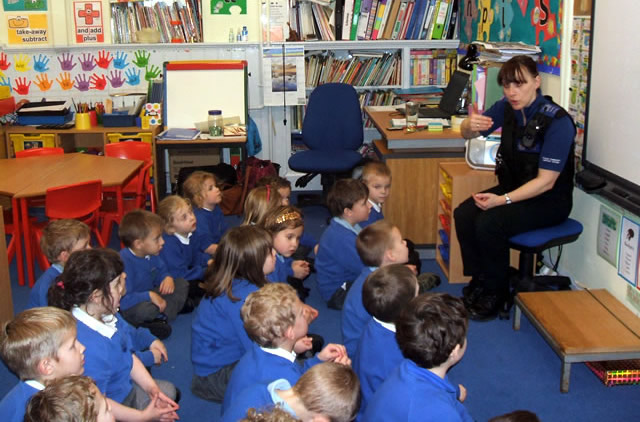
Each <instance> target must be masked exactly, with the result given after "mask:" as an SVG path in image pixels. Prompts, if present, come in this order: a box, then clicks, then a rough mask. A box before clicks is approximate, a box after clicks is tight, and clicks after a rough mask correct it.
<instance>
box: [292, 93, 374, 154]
mask: <svg viewBox="0 0 640 422" xmlns="http://www.w3.org/2000/svg"><path fill="white" fill-rule="evenodd" d="M363 139H364V136H363V132H362V110H360V101H358V94H357V92H356V90H355V89H353V87H352V86H351V85H349V84H340V83H329V84H323V85H320V86H318V87H316V88H315V89H314V90H313V91H312V92H311V95H309V102H308V104H307V111H306V114H305V117H304V121H303V123H302V142H303V143H304V144H305V145H306V146H307V147H309V148H310V149H312V150H325V151H327V150H334V151H335V150H352V151H355V150H357V149H358V148H359V147H360V146H361V145H362V142H363Z"/></svg>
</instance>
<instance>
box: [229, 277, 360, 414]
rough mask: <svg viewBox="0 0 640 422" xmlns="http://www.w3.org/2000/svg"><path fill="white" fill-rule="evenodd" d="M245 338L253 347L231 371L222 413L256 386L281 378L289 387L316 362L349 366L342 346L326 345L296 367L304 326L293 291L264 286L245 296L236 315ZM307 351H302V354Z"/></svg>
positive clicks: (301, 308) (302, 312)
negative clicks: (297, 352)
mask: <svg viewBox="0 0 640 422" xmlns="http://www.w3.org/2000/svg"><path fill="white" fill-rule="evenodd" d="M240 314H241V316H242V321H243V322H244V328H245V330H246V331H247V335H248V336H249V338H251V340H253V342H254V343H255V344H254V345H253V347H252V348H251V349H250V350H249V351H247V353H245V355H244V356H243V357H242V358H241V359H240V361H238V364H237V365H236V366H235V368H234V369H233V373H232V374H231V379H230V380H229V384H228V386H227V391H226V393H225V396H224V402H223V404H222V412H223V413H224V412H225V411H226V410H227V409H228V408H229V407H230V405H231V403H233V402H234V400H235V397H236V396H237V395H238V394H239V393H240V392H241V391H242V390H244V389H245V388H247V387H249V386H250V385H253V384H256V383H270V382H272V381H274V380H276V379H279V378H285V379H286V380H287V381H289V382H290V383H291V384H294V383H296V382H297V381H298V378H300V376H301V375H302V374H303V373H304V371H305V370H306V369H308V368H310V367H311V366H313V365H315V364H317V363H319V362H320V361H327V360H331V361H334V362H337V363H342V364H345V365H351V360H350V359H349V357H348V356H347V353H346V351H345V349H344V347H343V346H341V345H337V344H328V345H327V346H325V348H324V349H322V350H321V351H320V352H319V353H318V354H317V355H316V356H315V357H313V358H311V359H307V360H306V361H305V363H304V367H302V366H300V365H299V364H297V363H296V361H295V358H296V353H295V352H294V346H296V343H298V342H300V344H302V343H308V342H305V340H306V337H307V329H308V322H307V317H306V315H305V306H304V304H303V303H302V302H301V301H300V299H299V298H298V295H297V293H296V291H295V290H294V289H293V287H291V286H289V285H288V284H285V283H268V284H266V285H265V286H262V287H261V288H260V289H259V290H257V291H255V292H253V293H251V294H249V296H247V299H246V301H245V303H244V304H243V305H242V309H241V311H240ZM307 348H308V347H304V349H305V350H306V349H307Z"/></svg>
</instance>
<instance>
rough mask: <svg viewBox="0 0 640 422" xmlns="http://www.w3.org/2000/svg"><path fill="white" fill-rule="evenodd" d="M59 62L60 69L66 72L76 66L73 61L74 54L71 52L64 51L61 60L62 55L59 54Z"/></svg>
mask: <svg viewBox="0 0 640 422" xmlns="http://www.w3.org/2000/svg"><path fill="white" fill-rule="evenodd" d="M58 62H59V63H60V69H62V70H64V71H66V72H68V71H70V70H72V69H73V68H74V67H76V63H74V62H73V54H71V53H62V60H60V56H58Z"/></svg>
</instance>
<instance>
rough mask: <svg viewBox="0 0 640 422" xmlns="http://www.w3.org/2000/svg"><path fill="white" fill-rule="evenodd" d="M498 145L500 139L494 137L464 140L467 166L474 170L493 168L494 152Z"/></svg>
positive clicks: (495, 152) (494, 162) (494, 166)
mask: <svg viewBox="0 0 640 422" xmlns="http://www.w3.org/2000/svg"><path fill="white" fill-rule="evenodd" d="M499 146H500V139H499V138H495V137H488V138H485V137H483V136H480V137H478V138H472V139H467V141H466V142H465V153H464V159H465V160H466V161H467V164H468V165H469V167H471V168H473V169H476V170H495V168H496V154H497V153H498V147H499Z"/></svg>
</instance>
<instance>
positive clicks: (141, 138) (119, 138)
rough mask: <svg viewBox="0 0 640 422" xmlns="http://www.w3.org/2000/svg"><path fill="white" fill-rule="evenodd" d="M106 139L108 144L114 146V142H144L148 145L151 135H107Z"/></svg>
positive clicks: (151, 138) (148, 133)
mask: <svg viewBox="0 0 640 422" xmlns="http://www.w3.org/2000/svg"><path fill="white" fill-rule="evenodd" d="M107 139H108V140H109V143H110V144H115V143H116V142H126V141H136V142H146V143H148V144H150V143H151V142H152V140H153V134H151V133H150V132H147V133H144V132H141V133H107Z"/></svg>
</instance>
